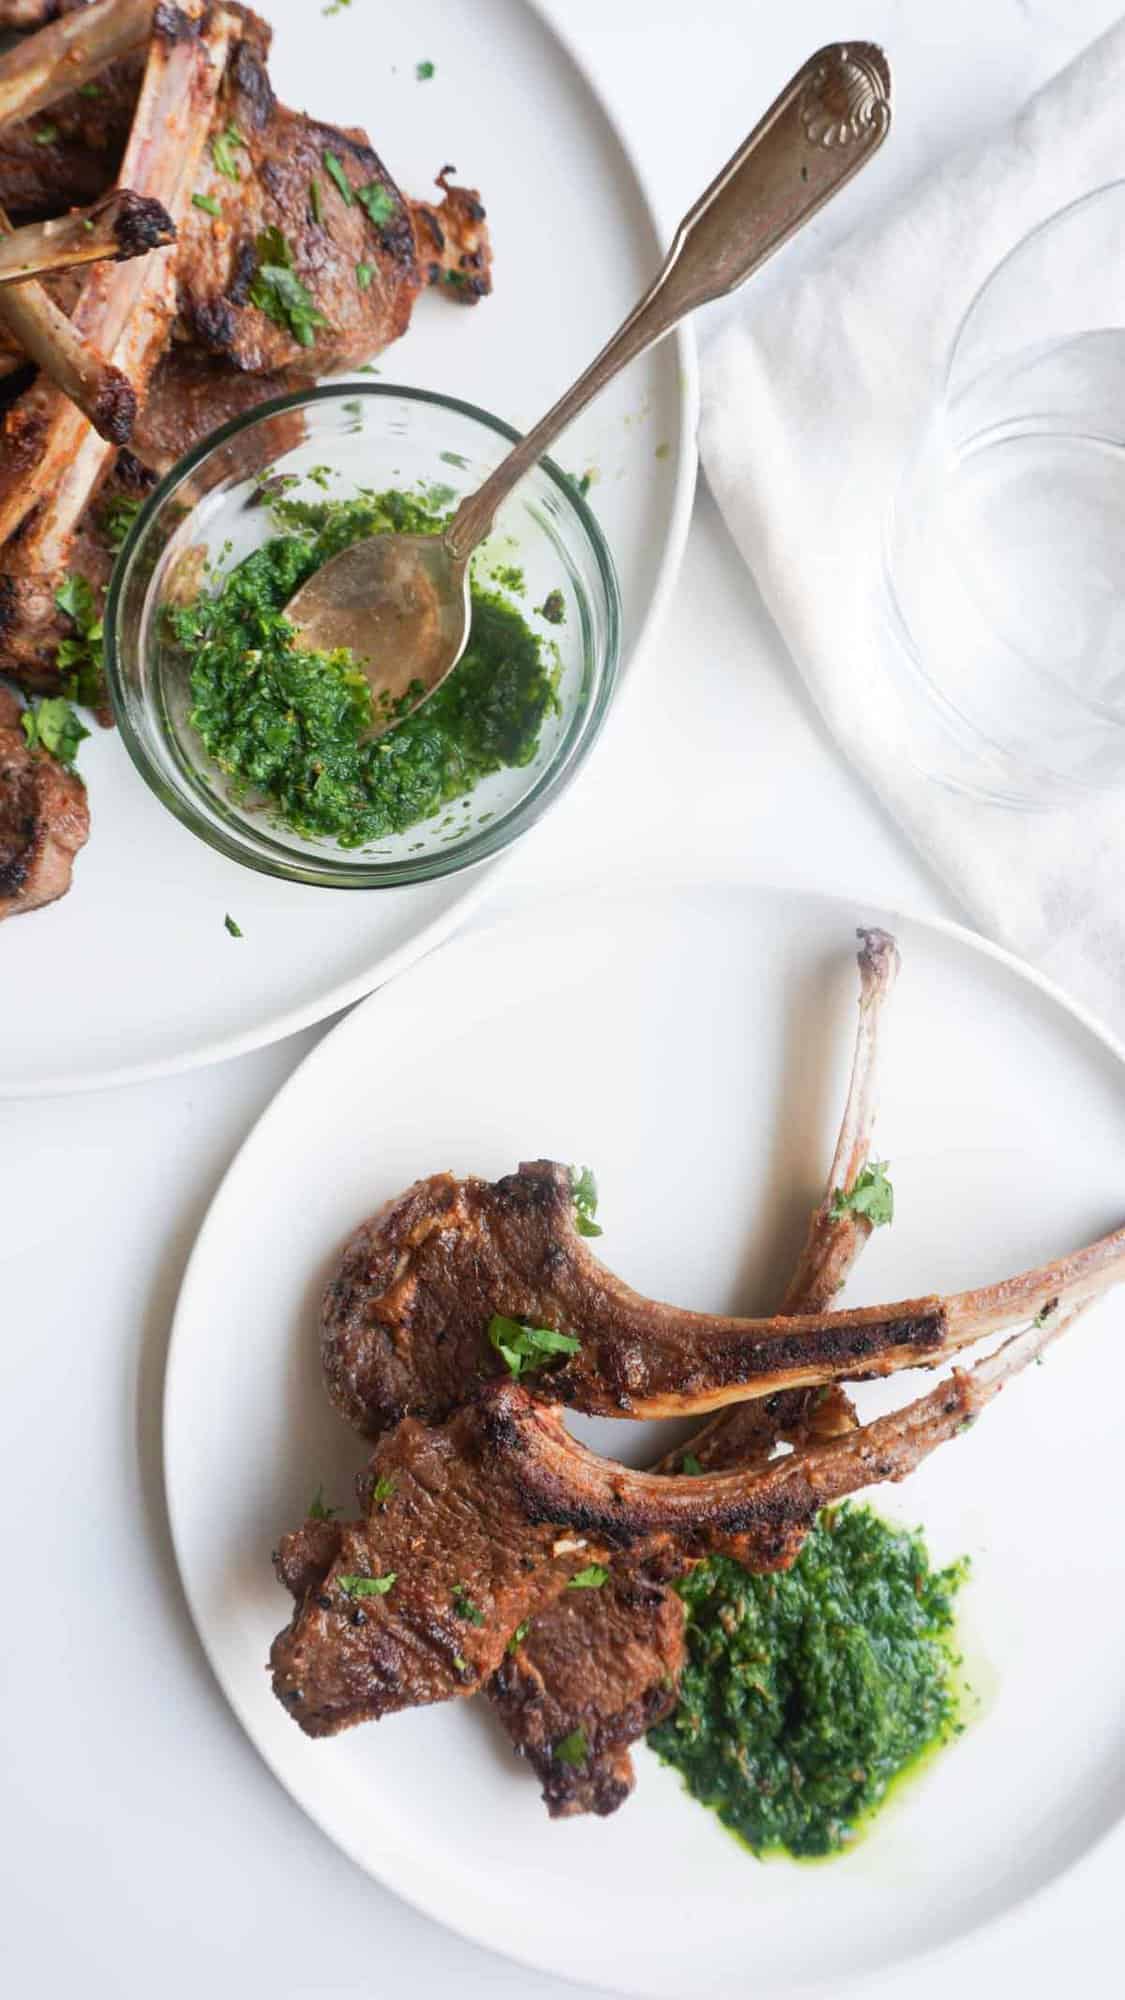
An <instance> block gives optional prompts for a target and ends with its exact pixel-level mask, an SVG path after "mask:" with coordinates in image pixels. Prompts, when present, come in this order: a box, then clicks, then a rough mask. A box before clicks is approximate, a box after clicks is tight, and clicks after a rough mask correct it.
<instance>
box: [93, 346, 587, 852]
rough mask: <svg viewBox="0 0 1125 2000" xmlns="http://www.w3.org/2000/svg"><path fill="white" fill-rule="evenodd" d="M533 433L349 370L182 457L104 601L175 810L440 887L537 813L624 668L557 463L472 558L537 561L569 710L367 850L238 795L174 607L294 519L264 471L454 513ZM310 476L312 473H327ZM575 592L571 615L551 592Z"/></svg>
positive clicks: (314, 489)
mask: <svg viewBox="0 0 1125 2000" xmlns="http://www.w3.org/2000/svg"><path fill="white" fill-rule="evenodd" d="M517 436H518V433H517V432H516V431H513V430H511V429H510V428H509V426H508V425H507V424H504V423H501V421H500V420H499V418H498V417H492V416H489V415H488V414H487V412H486V411H484V410H477V409H474V408H473V407H472V405H471V404H469V403H461V402H458V401H456V400H455V399H454V398H452V397H449V396H438V395H434V394H431V393H429V392H428V391H426V390H422V389H401V388H391V387H388V386H384V385H383V384H378V385H376V384H370V383H363V384H357V383H354V382H348V383H340V384H336V385H333V386H332V387H330V388H323V389H313V390H308V391H303V392H301V393H300V394H298V395H293V396H282V397H278V398H276V399H275V400H274V401H272V402H269V403H263V404H260V405H259V406H258V407H257V408H256V409H254V410H253V411H251V412H250V413H249V414H247V415H245V416H241V417H236V418H235V419H234V420H233V421H232V422H231V423H228V424H224V425H223V426H222V427H221V428H220V429H219V430H216V431H214V432H212V434H211V436H210V437H208V438H206V439H205V440H204V442H203V443H202V444H200V445H197V446H196V448H195V449H194V451H191V452H189V453H188V454H187V456H186V457H185V458H183V459H181V460H180V463H179V464H178V465H177V466H176V467H175V468H174V469H173V471H172V472H170V473H169V474H168V477H167V478H166V479H164V480H163V481H162V482H161V484H160V485H159V486H158V487H157V489H156V491H155V492H154V493H153V494H152V496H151V498H150V499H149V500H148V501H147V502H146V504H145V506H144V508H143V509H142V511H141V513H140V514H139V515H138V517H137V519H136V521H135V523H134V525H133V527H132V530H131V531H130V534H129V536H128V539H127V541H126V543H125V546H124V548H123V549H122V552H121V555H120V557H119V559H118V562H117V565H116V567H115V570H114V574H113V579H112V582H111V585H110V590H109V596H108V600H107V603H106V613H105V659H106V675H107V678H108V681H109V690H110V697H111V700H112V703H113V711H114V715H115V718H116V721H117V725H118V727H119V729H120V731H121V735H122V737H123V739H124V742H125V745H126V748H127V749H128V751H129V754H130V756H131V757H132V759H133V762H134V763H135V764H136V766H137V769H138V770H139V771H140V773H141V776H142V777H143V778H144V780H145V782H146V783H147V784H148V785H150V786H151V788H152V790H153V791H154V792H155V793H156V796H157V797H158V798H159V799H160V800H162V802H163V803H164V805H166V806H167V807H168V810H169V811H170V812H173V813H175V815H176V817H177V819H179V820H182V822H183V824H184V825H185V826H187V827H190V829H191V831H192V832H193V833H195V834H197V835H198V837H199V838H200V839H201V840H205V841H207V842H208V844H209V845H210V846H211V847H215V848H217V849H218V850H219V852H220V853H222V854H225V855H228V856H229V857H230V859H231V860H233V861H240V862H242V863H243V864H244V865H245V866H246V867H248V868H256V869H258V870H259V871H260V872H261V873H263V874H267V875H277V876H281V877H282V878H283V879H284V880H286V881H289V882H307V883H310V884H312V885H314V886H316V887H319V888H335V889H378V888H390V887H394V886H396V885H400V884H402V883H408V882H424V881H432V880H433V879H435V878H436V877H438V876H441V875H448V874H452V873H454V872H455V871H456V870H458V869H461V868H469V867H472V866H473V865H474V864H475V863H477V862H480V861H484V860H486V859H487V858H488V856H489V855H493V854H496V853H498V852H499V851H500V849H501V848H503V847H506V846H508V844H509V842H511V841H513V840H515V839H517V838H518V837H519V835H520V834H521V833H525V832H526V831H527V829H528V827H530V826H532V825H533V824H534V822H535V821H536V820H537V819H538V818H539V816H540V814H541V813H542V812H544V811H545V810H546V808H547V807H548V806H549V805H550V804H551V803H552V802H553V801H554V800H555V799H556V798H558V796H559V795H560V793H561V792H562V791H563V789H564V788H565V786H566V785H567V784H568V783H569V782H570V779H571V778H572V777H573V776H574V774H575V772H576V771H577V769H578V767H579V765H580V764H581V763H582V761H583V759H584V758H585V756H586V755H587V754H588V752H589V750H590V749H591V747H592V745H593V743H594V741H595V738H596V737H597V734H598V731H599V729H600V728H601V725H602V722H603V721H604V719H605V714H606V710H607V708H608V705H609V701H610V698H611V696H612V693H613V689H614V685H615V682H616V678H617V670H618V661H619V650H620V636H621V608H620V596H619V593H618V587H617V578H616V574H615V572H614V567H613V560H612V557H611V556H610V553H609V549H608V548H607V546H606V543H605V540H604V538H603V536H602V533H601V530H600V529H599V527H598V524H597V522H596V521H595V519H594V517H593V515H592V514H591V512H590V510H589V508H588V507H587V506H586V505H585V503H584V502H583V500H582V498H581V496H580V495H579V493H578V492H577V490H576V488H575V487H574V485H573V484H572V483H571V481H570V480H569V479H568V478H567V477H566V475H565V473H563V472H560V470H559V469H558V467H557V466H555V465H553V464H552V463H551V461H550V460H549V459H543V460H542V461H541V462H540V463H539V464H538V465H537V466H536V467H535V468H534V470H533V471H532V472H530V473H529V474H528V475H527V477H526V478H525V479H524V480H523V482H522V483H521V485H520V486H519V487H518V489H517V490H516V492H515V493H513V494H512V495H511V497H510V498H509V499H508V500H507V501H505V503H504V505H503V507H502V508H501V509H500V512H499V514H498V515H497V518H496V522H495V525H494V528H493V532H492V534H491V535H490V537H489V540H488V542H487V543H486V544H485V545H484V546H483V547H482V549H481V550H480V551H478V554H477V556H475V557H474V559H473V560H474V574H475V575H479V576H480V578H481V581H482V583H484V584H485V585H486V586H487V585H488V584H489V583H490V581H492V582H495V581H496V578H495V572H496V571H497V570H498V569H501V568H516V569H518V570H521V571H522V572H523V578H524V590H523V594H522V595H520V596H518V597H515V598H511V599H510V600H509V601H511V602H513V603H515V605H516V606H517V608H518V609H519V611H520V613H521V615H522V616H523V617H525V618H526V620H527V622H528V624H529V626H530V627H531V629H532V630H533V631H534V632H535V633H536V636H537V637H538V638H539V639H540V640H541V642H542V644H543V646H544V648H545V650H546V652H547V655H548V658H549V660H550V662H551V664H552V666H554V667H557V674H558V679H557V694H558V711H557V713H555V714H553V715H550V716H548V717H547V718H546V720H545V721H544V724H543V727H542V730H541V733H540V738H539V747H538V750H537V752H536V754H535V756H534V757H533V759H532V761H531V762H530V763H529V764H527V765H524V766H523V767H521V768H519V769H510V770H503V771H499V772H496V773H494V774H493V775H491V776H489V777H487V778H485V779H483V780H482V781H481V783H480V784H478V785H477V786H476V787H475V789H474V790H473V791H472V792H471V793H469V794H468V798H467V801H457V802H455V803H454V805H451V806H447V807H443V808H442V809H441V810H440V811H439V812H438V813H436V814H434V816H433V817H432V818H431V819H428V820H423V821H420V822H419V823H418V824H417V825H416V826H413V827H410V828H408V829H407V830H406V831H405V832H403V833H400V834H393V835H390V836H389V837H387V838H384V839H381V840H379V841H378V842H377V843H375V844H373V845H372V846H369V847H359V848H350V849H345V848H341V847H339V846H337V845H336V843H335V842H334V841H333V840H331V839H329V838H317V837H315V836H312V837H306V836H304V835H303V834H299V833H296V832H293V831H292V830H291V829H289V828H287V827H285V826H283V825H280V824H279V823H278V821H277V819H276V816H275V815H274V812H273V809H272V808H271V807H270V806H269V803H268V801H261V800H258V801H255V800H254V799H243V800H240V799H239V798H238V797H237V796H236V792H235V789H234V788H233V787H232V785H231V782H230V780H229V779H228V777H227V776H226V774H225V773H224V772H223V771H222V770H221V769H220V768H219V767H218V765H217V764H215V763H214V762H213V761H212V760H211V759H210V758H209V757H208V756H207V754H206V752H205V751H204V749H203V745H202V743H201V742H200V740H199V738H198V736H197V735H196V733H195V731H194V730H193V729H192V727H191V725H190V722H189V720H188V718H189V715H190V712H191V689H190V683H189V674H190V663H189V662H187V661H186V660H185V658H184V656H183V654H182V653H181V652H180V651H179V650H178V649H177V648H176V647H175V646H174V644H173V643H172V642H171V638H170V635H169V633H168V630H167V619H166V616H165V612H166V608H167V607H168V605H169V604H170V603H171V602H172V601H173V600H175V599H180V600H182V598H183V597H184V595H186V594H191V595H194V594H195V593H196V592H197V591H198V589H199V588H200V586H201V584H202V586H203V587H204V588H205V587H206V577H205V573H204V571H203V564H204V562H207V563H210V564H212V565H217V564H219V562H220V561H222V563H223V564H224V566H225V567H229V566H230V564H231V563H234V562H238V561H241V559H242V558H243V557H244V556H246V555H249V554H250V552H251V551H252V550H253V549H255V548H258V547H260V546H261V544H262V543H263V542H264V541H266V540H267V539H268V538H269V536H270V534H271V533H274V534H276V533H277V532H278V530H277V528H276V526H274V525H273V524H272V522H271V518H270V513H269V508H268V506H266V505H264V504H263V493H262V481H263V477H264V476H266V475H268V474H272V473H273V472H275V471H276V472H278V473H281V474H286V475H292V476H296V478H297V479H298V480H299V481H300V484H299V485H295V486H293V487H292V488H291V489H290V494H291V497H296V498H305V497H308V498H314V499H324V498H325V497H326V496H327V497H329V498H332V499H343V500H346V499H350V498H352V497H354V495H355V494H356V493H357V492H358V491H359V489H361V488H364V487H366V488H368V489H371V488H374V489H375V490H376V491H385V490H387V489H390V488H398V489H400V490H402V491H404V492H426V493H428V494H429V495H430V496H431V498H434V497H436V498H437V499H438V500H439V502H440V504H442V505H443V506H445V505H448V506H449V507H453V506H455V505H456V503H457V501H458V500H459V499H460V498H461V496H462V495H463V494H465V493H468V492H470V491H472V489H473V488H474V487H476V486H478V485H479V484H480V482H481V481H482V480H483V479H484V477H485V475H486V474H487V473H488V472H490V471H491V470H492V468H493V467H494V466H495V465H497V464H498V463H499V461H500V459H501V458H502V457H503V456H504V455H505V453H506V452H507V450H508V447H509V445H510V444H511V443H514V442H515V440H516V438H517ZM310 474H311V475H313V476H312V477H311V479H310ZM550 592H561V593H562V599H563V606H564V616H563V619H562V622H561V623H557V624H556V623H553V622H552V623H548V622H547V621H546V620H545V619H543V618H542V616H540V615H539V614H538V613H537V612H536V610H535V609H534V607H535V606H537V605H541V604H543V603H544V601H545V600H546V598H547V596H548V593H550Z"/></svg>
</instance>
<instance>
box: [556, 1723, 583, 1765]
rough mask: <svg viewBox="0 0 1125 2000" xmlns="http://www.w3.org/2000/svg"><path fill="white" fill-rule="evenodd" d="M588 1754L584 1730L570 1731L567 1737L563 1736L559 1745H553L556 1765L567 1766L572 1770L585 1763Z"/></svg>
mask: <svg viewBox="0 0 1125 2000" xmlns="http://www.w3.org/2000/svg"><path fill="white" fill-rule="evenodd" d="M589 1754H590V1748H589V1745H588V1743H587V1741H586V1731H585V1730H584V1729H572V1730H571V1732H570V1735H569V1736H564V1737H563V1740H562V1742H561V1743H556V1744H555V1750H554V1757H555V1762H556V1764H569V1765H571V1767H572V1768H573V1769H574V1770H577V1769H578V1768H579V1766H580V1765H582V1764H584V1763H585V1762H586V1759H587V1757H588V1756H589Z"/></svg>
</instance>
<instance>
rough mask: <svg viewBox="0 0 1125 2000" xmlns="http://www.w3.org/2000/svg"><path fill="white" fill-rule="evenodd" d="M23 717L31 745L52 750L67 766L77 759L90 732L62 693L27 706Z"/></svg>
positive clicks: (38, 748) (21, 719)
mask: <svg viewBox="0 0 1125 2000" xmlns="http://www.w3.org/2000/svg"><path fill="white" fill-rule="evenodd" d="M20 721H21V722H22V724H23V733H24V735H25V736H26V738H27V741H28V747H29V748H30V749H32V750H49V751H50V753H51V756H52V757H57V759H58V761H59V763H60V764H65V765H66V767H67V769H68V770H69V769H70V767H71V765H72V764H73V763H74V759H75V756H76V755H77V752H78V745H79V744H80V743H81V742H82V741H83V740H84V738H85V737H87V736H88V735H89V734H90V732H89V730H88V729H86V728H85V727H84V726H83V724H82V723H81V722H80V721H79V719H78V717H77V716H76V715H75V713H74V710H73V709H72V707H71V705H70V703H69V702H68V701H64V700H63V698H62V696H61V695H55V696H54V697H53V698H52V699H51V700H50V701H39V702H36V704H35V707H34V708H25V709H24V711H23V714H22V715H21V716H20Z"/></svg>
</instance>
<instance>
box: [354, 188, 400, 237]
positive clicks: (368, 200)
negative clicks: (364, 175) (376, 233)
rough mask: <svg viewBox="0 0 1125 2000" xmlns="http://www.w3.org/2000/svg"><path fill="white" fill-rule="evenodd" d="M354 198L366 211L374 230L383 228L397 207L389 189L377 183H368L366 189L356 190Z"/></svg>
mask: <svg viewBox="0 0 1125 2000" xmlns="http://www.w3.org/2000/svg"><path fill="white" fill-rule="evenodd" d="M355 198H356V200H357V201H358V203H359V205H360V207H361V208H363V209H366V211H367V214H368V217H369V218H370V220H371V221H372V222H373V223H374V224H375V227H376V229H382V228H384V226H385V225H386V224H387V223H388V222H389V221H390V219H391V217H392V215H393V214H394V212H395V209H396V207H397V203H396V201H395V198H394V196H393V194H392V193H391V191H390V189H389V188H385V187H382V186H381V185H380V183H379V182H378V181H368V183H367V186H366V187H362V188H356V189H355Z"/></svg>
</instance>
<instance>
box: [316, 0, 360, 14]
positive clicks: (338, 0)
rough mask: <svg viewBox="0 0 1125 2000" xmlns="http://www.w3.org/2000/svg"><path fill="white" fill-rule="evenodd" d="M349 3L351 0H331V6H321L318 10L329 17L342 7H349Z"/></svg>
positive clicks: (338, 11) (337, 12)
mask: <svg viewBox="0 0 1125 2000" xmlns="http://www.w3.org/2000/svg"><path fill="white" fill-rule="evenodd" d="M351 4H352V0H332V4H331V6H328V7H322V8H321V10H320V11H321V13H322V14H327V15H328V16H329V17H331V16H332V15H333V14H339V13H340V12H341V10H342V9H343V8H345V7H350V6H351Z"/></svg>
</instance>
